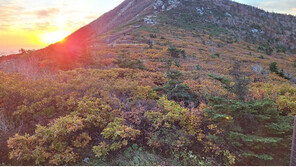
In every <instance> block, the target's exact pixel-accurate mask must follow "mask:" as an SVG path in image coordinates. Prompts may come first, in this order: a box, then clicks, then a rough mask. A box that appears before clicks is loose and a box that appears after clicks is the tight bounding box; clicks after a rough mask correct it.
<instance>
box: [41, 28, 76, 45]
mask: <svg viewBox="0 0 296 167" xmlns="http://www.w3.org/2000/svg"><path fill="white" fill-rule="evenodd" d="M70 33H71V32H69V31H55V32H49V33H46V34H43V35H42V36H41V40H42V42H44V43H46V44H53V43H56V42H61V41H63V40H64V39H65V37H67V36H68V35H69V34H70Z"/></svg>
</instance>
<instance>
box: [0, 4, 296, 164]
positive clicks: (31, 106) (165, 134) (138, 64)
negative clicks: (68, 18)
mask: <svg viewBox="0 0 296 167" xmlns="http://www.w3.org/2000/svg"><path fill="white" fill-rule="evenodd" d="M295 29H296V27H295V17H294V16H288V15H280V14H273V13H268V12H265V11H263V10H260V9H257V8H254V7H251V6H247V5H242V4H239V3H236V2H232V1H228V0H223V1H222V0H126V1H124V2H123V3H122V4H121V5H119V6H118V7H116V8H115V9H114V10H112V11H110V12H108V13H106V14H104V15H103V16H101V17H100V18H98V19H97V20H95V21H93V22H92V23H90V24H88V25H86V26H85V27H83V28H81V29H79V30H78V31H76V32H74V33H73V34H72V35H70V36H69V37H67V38H66V39H65V41H63V42H59V43H56V44H53V45H51V46H48V47H46V48H44V49H41V50H37V51H23V53H20V54H17V55H12V56H8V57H3V58H0V70H1V71H3V72H0V148H1V149H0V150H1V152H0V164H2V163H3V164H5V165H6V164H8V165H20V164H21V165H269V166H272V165H287V164H288V163H289V156H288V155H289V151H290V142H291V139H290V138H291V134H292V119H293V117H292V116H293V115H295V111H296V107H295V106H296V105H295V99H296V89H295V82H296V79H295V73H296V55H295V51H294V50H295ZM14 73H18V74H14ZM2 150H3V151H2Z"/></svg>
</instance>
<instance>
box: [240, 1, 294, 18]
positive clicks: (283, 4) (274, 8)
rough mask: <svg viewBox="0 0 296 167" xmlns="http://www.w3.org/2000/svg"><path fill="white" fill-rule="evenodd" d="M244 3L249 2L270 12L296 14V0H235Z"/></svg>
mask: <svg viewBox="0 0 296 167" xmlns="http://www.w3.org/2000/svg"><path fill="white" fill-rule="evenodd" d="M235 1H237V2H241V3H244V4H249V5H252V6H255V7H259V8H261V9H264V10H267V11H269V12H276V13H284V14H293V15H296V11H295V8H296V0H235Z"/></svg>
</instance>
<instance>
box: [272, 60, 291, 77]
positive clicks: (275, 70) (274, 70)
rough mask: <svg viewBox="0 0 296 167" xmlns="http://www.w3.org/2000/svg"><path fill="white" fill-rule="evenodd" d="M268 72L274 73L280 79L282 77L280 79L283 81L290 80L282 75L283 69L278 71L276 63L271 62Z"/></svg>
mask: <svg viewBox="0 0 296 167" xmlns="http://www.w3.org/2000/svg"><path fill="white" fill-rule="evenodd" d="M269 70H270V71H271V72H274V73H276V74H277V75H278V76H280V77H282V78H285V79H287V80H290V78H289V77H288V76H286V75H285V74H284V71H283V69H282V70H280V71H279V69H278V67H277V63H276V62H272V63H271V64H269Z"/></svg>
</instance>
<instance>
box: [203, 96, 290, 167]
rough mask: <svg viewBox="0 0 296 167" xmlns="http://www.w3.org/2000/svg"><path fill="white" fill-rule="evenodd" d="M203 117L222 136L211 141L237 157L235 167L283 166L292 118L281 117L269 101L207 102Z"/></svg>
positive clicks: (220, 99)
mask: <svg viewBox="0 0 296 167" xmlns="http://www.w3.org/2000/svg"><path fill="white" fill-rule="evenodd" d="M210 106H211V107H210V108H208V109H207V110H206V113H207V114H206V115H207V116H208V118H210V119H211V120H212V121H213V122H212V123H215V124H218V126H220V127H223V129H224V132H223V133H222V134H220V135H218V136H216V137H215V138H213V139H214V140H216V141H217V142H218V143H221V144H223V145H225V147H227V148H228V149H229V150H230V151H231V152H232V153H235V155H236V157H237V161H236V164H239V165H255V164H256V165H271V164H273V165H275V164H276V165H287V164H288V162H289V157H288V156H287V155H289V151H290V136H291V134H292V126H291V122H292V117H289V116H283V115H281V114H280V112H279V111H277V109H276V106H275V104H274V102H273V101H271V100H269V99H264V100H257V101H248V102H240V101H231V100H226V99H223V98H219V97H214V98H210Z"/></svg>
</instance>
